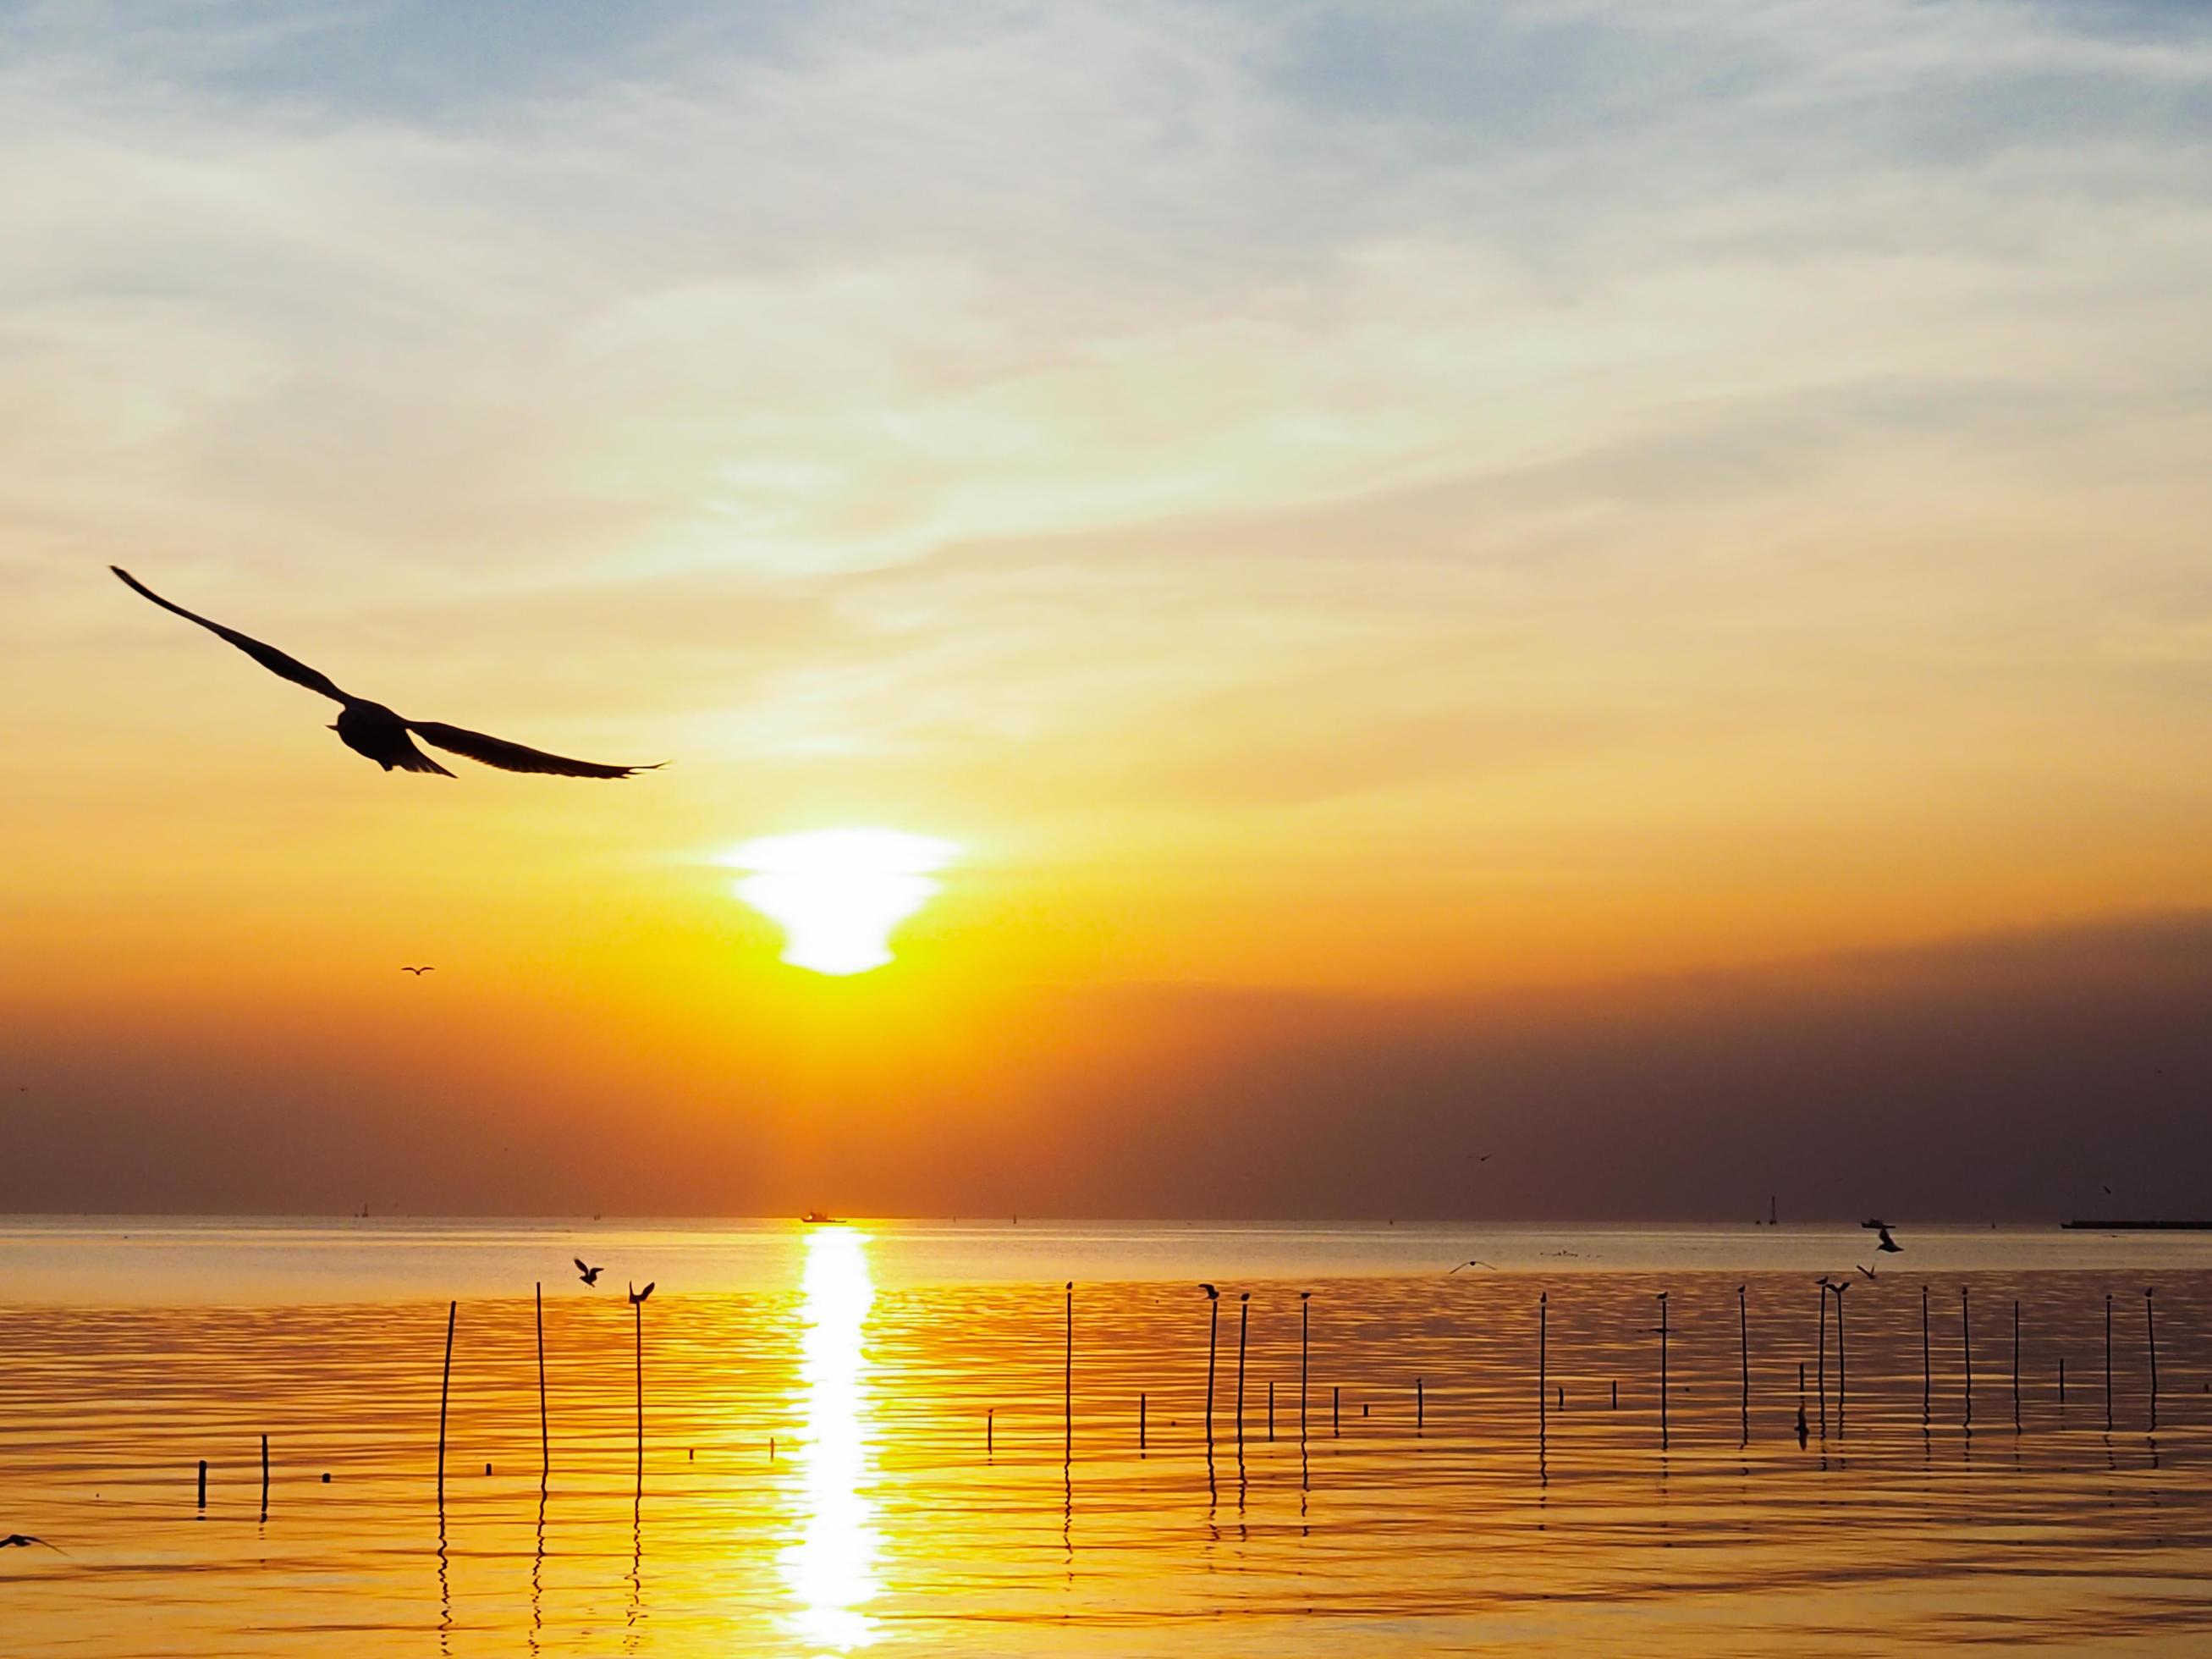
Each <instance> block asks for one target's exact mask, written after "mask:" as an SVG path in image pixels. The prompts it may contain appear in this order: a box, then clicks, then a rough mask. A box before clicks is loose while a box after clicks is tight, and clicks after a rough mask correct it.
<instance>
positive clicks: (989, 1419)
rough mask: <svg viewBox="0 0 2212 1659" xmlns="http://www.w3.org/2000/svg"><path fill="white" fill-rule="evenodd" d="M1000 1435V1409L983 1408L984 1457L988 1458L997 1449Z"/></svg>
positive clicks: (992, 1407)
mask: <svg viewBox="0 0 2212 1659" xmlns="http://www.w3.org/2000/svg"><path fill="white" fill-rule="evenodd" d="M998 1433H999V1408H998V1407H996V1406H986V1407H983V1455H984V1456H986V1457H988V1456H989V1455H991V1454H992V1452H993V1451H994V1449H996V1447H997V1444H998Z"/></svg>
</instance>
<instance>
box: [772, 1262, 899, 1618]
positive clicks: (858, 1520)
mask: <svg viewBox="0 0 2212 1659" xmlns="http://www.w3.org/2000/svg"><path fill="white" fill-rule="evenodd" d="M867 1245H868V1236H867V1235H866V1233H862V1232H858V1231H854V1230H853V1229H851V1228H848V1227H837V1226H824V1227H817V1228H815V1229H813V1230H812V1231H810V1232H809V1233H808V1234H807V1237H806V1267H805V1273H804V1275H803V1277H802V1278H801V1279H800V1282H799V1289H800V1292H801V1294H802V1296H803V1297H804V1298H805V1300H804V1303H803V1305H802V1307H801V1310H800V1316H801V1318H802V1319H803V1320H804V1321H805V1329H804V1331H803V1333H802V1334H801V1336H800V1338H799V1380H800V1382H801V1383H802V1384H803V1385H804V1389H805V1395H804V1398H803V1399H802V1401H801V1402H800V1406H801V1412H802V1414H803V1417H804V1419H805V1439H804V1440H803V1442H802V1443H801V1445H800V1449H799V1459H800V1468H801V1472H802V1482H801V1497H800V1502H801V1504H802V1505H803V1509H804V1512H803V1516H802V1520H801V1528H800V1533H799V1538H798V1540H797V1541H795V1542H793V1544H792V1545H791V1546H790V1547H787V1549H786V1550H785V1551H784V1553H783V1576H784V1581H785V1583H787V1584H788V1585H789V1586H790V1588H791V1591H792V1594H793V1596H794V1597H796V1598H797V1601H798V1603H799V1607H798V1610H797V1611H796V1612H795V1613H793V1616H792V1619H791V1625H790V1627H791V1629H792V1630H793V1632H794V1634H796V1635H797V1636H798V1637H799V1638H800V1639H801V1640H803V1641H805V1642H807V1643H809V1644H812V1645H814V1646H817V1647H820V1648H828V1649H835V1650H838V1651H841V1652H842V1651H846V1650H850V1649H853V1648H857V1647H865V1646H866V1644H868V1643H870V1642H871V1641H872V1640H874V1638H875V1626H874V1621H873V1620H871V1619H870V1618H869V1617H868V1616H867V1614H866V1613H865V1612H863V1611H862V1609H863V1608H864V1607H866V1605H867V1603H868V1602H869V1601H871V1600H872V1599H873V1597H874V1595H875V1593H876V1577H875V1568H876V1557H877V1553H878V1538H877V1534H876V1524H875V1522H876V1505H875V1500H874V1498H872V1496H870V1493H869V1488H870V1486H872V1477H873V1473H874V1471H873V1468H872V1456H871V1454H870V1451H869V1448H868V1437H867V1432H866V1431H867V1413H868V1411H869V1408H870V1407H869V1398H868V1356H867V1350H866V1346H865V1344H864V1342H863V1340H862V1337H863V1334H864V1330H865V1328H866V1324H867V1318H868V1310H869V1309H870V1308H871V1307H872V1306H873V1305H874V1303H875V1299H876V1286H875V1280H874V1279H872V1277H871V1276H870V1275H869V1273H868V1250H867Z"/></svg>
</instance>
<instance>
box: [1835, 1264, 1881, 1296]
mask: <svg viewBox="0 0 2212 1659" xmlns="http://www.w3.org/2000/svg"><path fill="white" fill-rule="evenodd" d="M1851 1265H1852V1266H1853V1267H1857V1269H1858V1270H1859V1271H1860V1272H1861V1273H1864V1274H1865V1275H1866V1276H1867V1277H1868V1278H1869V1279H1872V1278H1873V1277H1874V1269H1873V1268H1871V1267H1868V1266H1866V1265H1865V1264H1864V1263H1863V1262H1858V1261H1854V1262H1853V1263H1851ZM1836 1288H1837V1289H1838V1290H1841V1289H1842V1288H1843V1286H1841V1285H1838V1286H1837V1287H1836Z"/></svg>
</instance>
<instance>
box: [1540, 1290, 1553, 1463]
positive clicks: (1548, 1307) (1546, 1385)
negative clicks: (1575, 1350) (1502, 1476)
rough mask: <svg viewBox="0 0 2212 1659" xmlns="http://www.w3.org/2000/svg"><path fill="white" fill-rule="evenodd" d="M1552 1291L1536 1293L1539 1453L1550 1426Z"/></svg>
mask: <svg viewBox="0 0 2212 1659" xmlns="http://www.w3.org/2000/svg"><path fill="white" fill-rule="evenodd" d="M1551 1316H1552V1293H1551V1292H1550V1291H1538V1292H1537V1294H1536V1446H1537V1450H1538V1452H1539V1454H1540V1455H1541V1452H1542V1449H1543V1445H1544V1435H1545V1431H1547V1429H1548V1428H1549V1427H1550V1422H1549V1419H1548V1418H1547V1415H1546V1413H1547V1411H1548V1409H1549V1405H1550V1400H1551V1388H1550V1376H1549V1373H1550V1353H1549V1344H1550V1334H1551Z"/></svg>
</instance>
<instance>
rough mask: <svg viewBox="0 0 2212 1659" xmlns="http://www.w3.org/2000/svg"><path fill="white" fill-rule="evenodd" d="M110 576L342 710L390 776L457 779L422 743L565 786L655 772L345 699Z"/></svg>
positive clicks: (347, 734)
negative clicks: (417, 743)
mask: <svg viewBox="0 0 2212 1659" xmlns="http://www.w3.org/2000/svg"><path fill="white" fill-rule="evenodd" d="M107 568H109V569H110V570H112V571H113V572H114V573H115V574H116V575H117V576H118V578H119V579H120V580H122V582H123V585H124V586H125V587H128V588H129V589H130V590H131V592H134V593H136V594H137V595H139V596H140V597H141V598H142V599H150V600H152V601H153V602H154V603H155V605H160V606H161V609H162V610H164V611H171V612H173V613H174V614H175V615H177V616H179V617H183V618H184V619H185V621H186V622H189V623H198V624H199V625H200V626H201V627H202V628H204V629H207V630H208V632H209V633H210V634H213V635H216V637H217V638H218V639H222V640H227V641H229V642H230V643H231V644H232V645H234V646H236V647H238V648H239V649H240V651H243V652H244V653H246V655H247V656H249V657H251V658H252V659H253V660H254V661H256V662H258V663H259V664H260V665H262V666H263V667H264V668H265V669H267V670H268V671H270V673H272V674H274V675H276V677H277V678H279V679H287V680H289V681H291V682H292V684H295V685H300V686H305V687H306V688H307V690H310V691H313V692H315V693H317V694H318V695H319V696H325V697H328V698H329V699H330V700H331V702H335V703H337V705H338V718H337V724H335V725H334V726H331V731H333V732H337V734H338V741H339V742H340V743H343V744H345V746H346V747H347V748H349V749H350V750H353V751H354V753H356V755H366V756H368V758H369V759H371V760H373V761H374V762H375V763H377V764H378V765H379V766H380V767H382V768H383V769H385V770H386V771H387V772H389V771H391V770H392V769H393V768H394V767H397V768H398V769H399V770H401V771H403V772H435V773H436V774H437V775H439V776H440V777H441V778H450V777H451V776H453V774H452V773H451V772H448V771H447V770H446V769H445V768H444V767H442V766H441V765H439V764H438V763H437V762H435V761H434V760H432V759H431V758H430V757H428V755H426V754H424V753H423V752H422V750H420V749H417V748H416V746H415V742H414V739H415V738H422V740H423V741H424V742H426V743H428V744H430V745H431V746H432V747H433V748H436V749H443V750H447V752H448V753H451V754H455V755H465V756H467V757H468V758H469V759H471V760H472V761H477V762H480V763H483V765H486V766H496V767H498V768H499V769H501V771H503V772H544V773H550V774H552V775H555V776H556V777H564V778H626V777H629V775H631V774H632V773H634V772H647V771H651V770H652V769H653V768H652V767H646V766H607V765H602V764H601V763H599V762H597V761H580V760H569V759H567V758H566V757H562V756H560V755H549V754H547V753H546V752H545V751H544V750H542V749H526V748H525V747H523V745H522V744H519V743H509V742H507V740H506V739H505V738H495V737H491V736H489V735H487V734H486V733H484V732H471V731H469V730H468V729H467V728H466V727H465V726H445V725H441V724H440V723H439V722H438V721H436V720H405V719H403V718H402V717H401V716H400V715H398V714H395V713H393V712H392V710H391V709H389V708H386V707H385V706H384V705H383V704H382V703H380V702H369V701H368V699H367V698H366V697H356V696H353V695H351V694H350V693H349V692H345V691H341V690H338V688H337V685H336V684H334V683H333V682H332V681H331V679H330V678H329V677H328V676H327V675H325V674H323V673H321V672H319V671H317V670H315V669H313V668H310V667H308V666H307V664H305V663H303V662H301V661H300V660H299V659H297V658H295V657H288V656H286V655H285V654H284V653H283V652H282V651H279V650H277V649H276V647H274V646H270V645H264V644H262V642H261V641H258V640H255V639H249V638H247V637H246V635H243V634H241V633H240V632H238V631H237V630H236V629H230V628H225V627H224V626H223V625H222V623H218V622H210V621H209V620H208V619H207V618H206V617H203V616H200V615H199V614H197V612H195V611H187V610H185V608H184V606H182V605H172V604H171V603H170V602H169V601H168V600H167V599H163V598H162V597H161V595H160V594H159V593H156V592H155V591H154V590H153V589H152V588H150V587H149V586H146V585H145V584H144V583H143V582H142V581H140V580H138V579H137V577H135V576H133V575H132V574H131V573H130V572H129V571H127V570H125V569H124V568H123V567H122V566H120V565H113V564H112V565H110V566H108V567H107ZM410 733H411V734H412V735H411V736H410ZM656 764H658V763H656Z"/></svg>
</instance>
